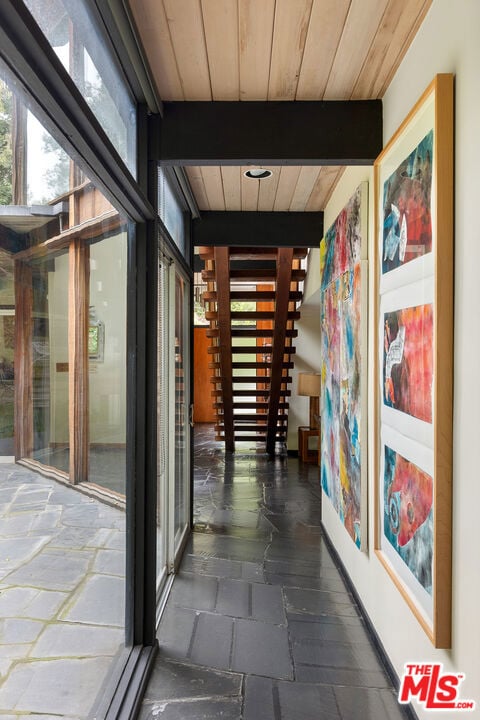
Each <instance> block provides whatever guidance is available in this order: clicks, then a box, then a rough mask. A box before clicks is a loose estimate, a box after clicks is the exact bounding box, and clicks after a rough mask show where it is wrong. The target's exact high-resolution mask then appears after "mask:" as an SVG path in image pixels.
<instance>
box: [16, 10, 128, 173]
mask: <svg viewBox="0 0 480 720" xmlns="http://www.w3.org/2000/svg"><path fill="white" fill-rule="evenodd" d="M24 2H25V5H26V6H27V7H28V9H29V10H30V12H31V13H32V15H33V17H34V18H35V20H36V22H37V23H38V25H39V26H40V28H41V30H42V32H43V33H44V35H45V37H46V38H47V40H48V41H49V43H50V45H51V46H52V48H53V49H54V50H55V52H56V53H57V55H58V57H59V59H60V60H61V62H62V63H63V65H64V67H65V69H66V70H67V71H68V73H69V74H70V76H71V77H72V79H73V81H74V82H75V84H76V86H77V87H78V89H79V90H80V92H81V93H82V95H83V97H84V98H85V100H86V101H87V103H88V105H89V106H90V108H91V109H92V111H93V113H94V114H95V116H96V118H97V120H98V121H99V122H100V124H101V125H102V127H103V129H104V130H105V132H106V133H107V135H108V137H109V138H110V140H111V142H112V143H113V145H114V146H115V148H116V150H117V151H118V153H119V155H120V157H121V158H122V160H123V161H124V162H125V163H126V165H127V167H128V168H129V170H130V172H131V173H132V175H134V177H135V176H136V113H135V104H134V101H133V98H132V97H131V95H130V93H129V91H128V89H127V87H126V84H125V80H124V78H123V77H122V75H121V72H120V69H119V67H118V65H117V64H116V63H115V59H114V58H113V57H112V56H111V55H110V54H109V52H108V50H107V48H106V45H105V41H104V39H103V37H102V36H101V34H100V31H99V29H98V27H97V26H96V25H95V23H94V22H93V19H92V17H91V14H90V11H89V9H88V5H87V3H86V2H85V1H84V0H74V1H72V0H24Z"/></svg>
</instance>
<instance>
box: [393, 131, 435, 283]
mask: <svg viewBox="0 0 480 720" xmlns="http://www.w3.org/2000/svg"><path fill="white" fill-rule="evenodd" d="M432 158H433V130H430V132H429V133H428V134H427V135H426V136H425V137H424V138H423V139H422V140H421V141H420V143H419V144H418V145H417V147H416V148H415V149H414V150H413V151H412V152H411V153H410V154H409V155H408V157H407V158H405V160H403V162H401V163H400V165H399V166H398V167H397V169H396V170H395V172H394V173H392V175H390V177H389V178H388V179H387V180H386V181H385V183H384V186H383V254H382V272H383V273H387V272H389V271H390V270H394V269H395V268H397V267H399V266H400V265H403V264H404V263H407V262H410V261H411V260H415V258H417V257H420V256H421V255H425V254H426V253H429V252H431V250H432V212H431V195H432Z"/></svg>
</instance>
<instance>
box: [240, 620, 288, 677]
mask: <svg viewBox="0 0 480 720" xmlns="http://www.w3.org/2000/svg"><path fill="white" fill-rule="evenodd" d="M232 670H235V671H236V672H244V673H249V674H253V675H264V676H265V677H273V678H280V679H287V680H290V679H292V678H293V668H292V660H291V657H290V648H289V644H288V633H287V630H286V628H282V627H278V626H276V625H267V624H266V623H262V622H257V621H256V620H235V636H234V647H233V655H232Z"/></svg>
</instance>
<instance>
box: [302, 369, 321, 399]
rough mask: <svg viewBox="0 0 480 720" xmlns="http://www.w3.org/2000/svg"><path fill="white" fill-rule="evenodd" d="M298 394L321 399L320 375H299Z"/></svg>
mask: <svg viewBox="0 0 480 720" xmlns="http://www.w3.org/2000/svg"><path fill="white" fill-rule="evenodd" d="M297 392H298V394H299V395H306V396H307V397H320V373H313V372H312V373H299V374H298V390H297Z"/></svg>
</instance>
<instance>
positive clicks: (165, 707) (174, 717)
mask: <svg viewBox="0 0 480 720" xmlns="http://www.w3.org/2000/svg"><path fill="white" fill-rule="evenodd" d="M241 712H242V703H241V700H239V699H233V698H232V699H228V700H216V699H209V700H187V701H185V702H175V701H167V702H164V703H163V702H162V703H154V704H153V705H150V704H144V705H143V707H142V710H141V712H140V715H139V720H159V718H161V720H219V719H220V718H221V720H240V717H241Z"/></svg>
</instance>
